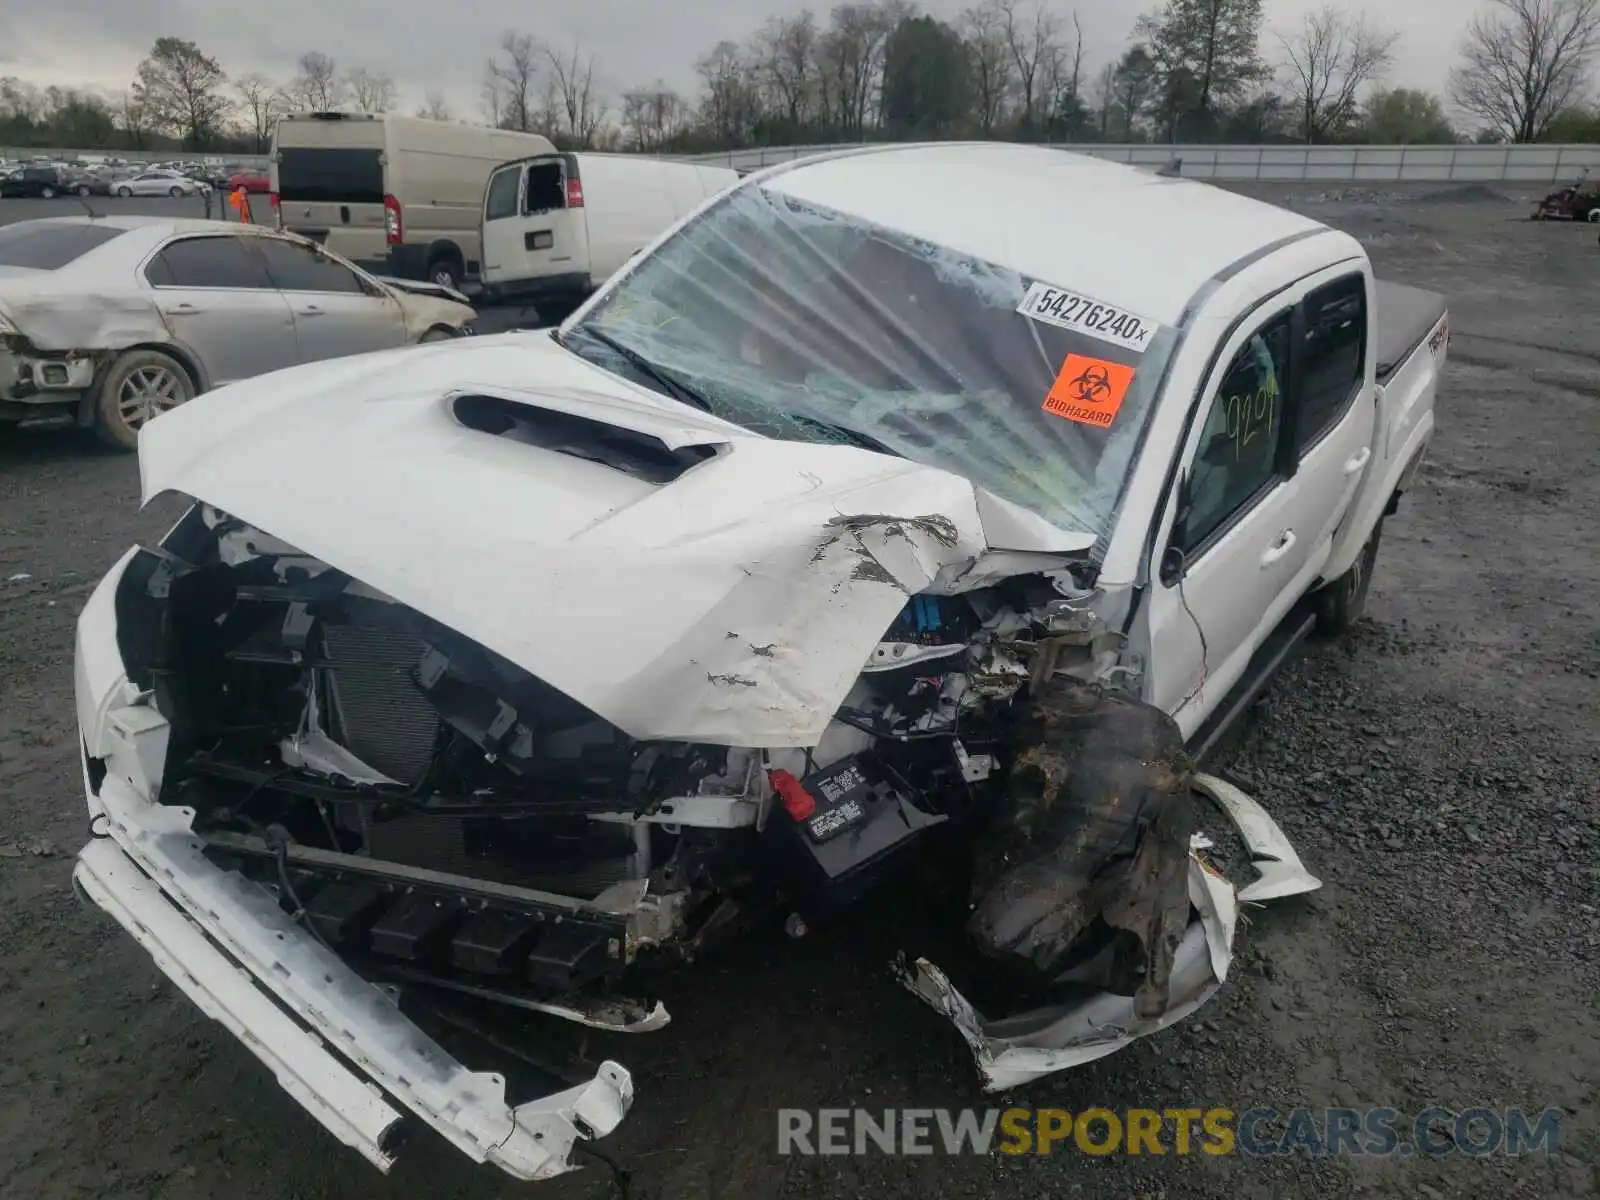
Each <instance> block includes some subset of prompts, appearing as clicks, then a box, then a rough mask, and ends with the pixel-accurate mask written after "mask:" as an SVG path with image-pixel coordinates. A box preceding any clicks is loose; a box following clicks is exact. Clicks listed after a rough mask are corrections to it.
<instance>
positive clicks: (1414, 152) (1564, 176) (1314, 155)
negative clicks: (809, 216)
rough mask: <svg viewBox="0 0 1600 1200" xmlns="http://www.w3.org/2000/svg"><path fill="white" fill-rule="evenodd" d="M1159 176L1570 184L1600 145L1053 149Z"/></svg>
mask: <svg viewBox="0 0 1600 1200" xmlns="http://www.w3.org/2000/svg"><path fill="white" fill-rule="evenodd" d="M846 148H848V147H846V146H769V147H764V148H761V149H755V150H733V151H728V152H725V153H719V154H704V155H697V156H695V157H694V159H693V161H695V162H703V163H712V164H716V165H718V166H730V167H736V168H739V169H741V170H754V169H756V168H758V167H765V166H771V165H772V164H773V163H781V162H789V161H791V160H793V159H796V158H804V157H806V156H807V155H810V154H820V153H822V152H824V151H827V150H838V149H846ZM1054 148H1056V149H1060V150H1072V151H1075V152H1077V153H1079V154H1091V155H1094V156H1095V157H1096V158H1106V159H1111V160H1112V161H1114V162H1123V163H1132V164H1133V165H1134V166H1138V167H1147V168H1149V169H1151V170H1158V169H1160V168H1161V167H1163V166H1165V165H1166V164H1167V163H1169V162H1171V161H1172V160H1173V159H1174V158H1177V159H1180V160H1181V161H1182V167H1181V173H1182V174H1183V175H1184V176H1185V177H1186V178H1190V179H1260V180H1267V181H1280V182H1291V183H1292V182H1298V181H1302V180H1304V181H1326V182H1330V183H1334V182H1345V183H1351V182H1362V183H1385V182H1388V183H1395V182H1418V183H1424V182H1433V183H1508V182H1509V183H1541V184H1542V183H1565V182H1567V181H1569V180H1571V179H1574V178H1576V177H1577V176H1578V175H1580V174H1582V173H1583V172H1584V171H1585V170H1588V171H1590V172H1593V173H1597V174H1600V145H1593V144H1586V145H1572V146H1544V145H1538V146H1198V145H1196V146H1164V145H1159V146H1152V145H1126V146H1113V145H1104V144H1099V143H1090V144H1084V145H1068V144H1059V145H1055V147H1054Z"/></svg>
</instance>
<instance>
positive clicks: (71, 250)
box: [0, 221, 127, 271]
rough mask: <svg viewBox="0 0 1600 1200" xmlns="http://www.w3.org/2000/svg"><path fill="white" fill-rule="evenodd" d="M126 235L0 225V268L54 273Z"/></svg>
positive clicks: (98, 228) (48, 224)
mask: <svg viewBox="0 0 1600 1200" xmlns="http://www.w3.org/2000/svg"><path fill="white" fill-rule="evenodd" d="M126 232H127V231H126V230H124V229H117V228H115V227H109V226H105V225H68V224H66V223H64V222H61V223H58V222H55V221H18V222H17V223H16V224H14V225H0V267H29V268H32V269H33V270H35V271H54V270H56V269H57V268H59V267H64V266H66V265H67V264H68V263H70V262H73V261H74V260H76V259H79V258H82V257H83V256H84V255H85V254H87V253H89V251H91V250H93V249H94V248H95V247H97V246H103V245H105V244H106V243H107V242H109V241H111V240H112V239H113V238H118V237H121V236H122V235H123V234H124V233H126Z"/></svg>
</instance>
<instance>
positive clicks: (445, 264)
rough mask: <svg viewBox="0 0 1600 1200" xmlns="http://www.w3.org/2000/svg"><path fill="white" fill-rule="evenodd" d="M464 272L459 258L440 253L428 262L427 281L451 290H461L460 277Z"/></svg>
mask: <svg viewBox="0 0 1600 1200" xmlns="http://www.w3.org/2000/svg"><path fill="white" fill-rule="evenodd" d="M465 274H466V270H465V269H464V268H463V267H462V265H461V260H460V259H458V258H456V257H455V256H454V255H453V254H452V255H441V256H440V257H438V258H436V259H434V260H433V261H432V262H430V263H429V264H428V282H429V283H436V284H438V285H439V286H440V287H447V288H450V289H451V290H453V291H457V292H459V291H460V290H461V277H462V276H463V275H465Z"/></svg>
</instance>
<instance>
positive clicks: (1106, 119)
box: [1092, 62, 1117, 141]
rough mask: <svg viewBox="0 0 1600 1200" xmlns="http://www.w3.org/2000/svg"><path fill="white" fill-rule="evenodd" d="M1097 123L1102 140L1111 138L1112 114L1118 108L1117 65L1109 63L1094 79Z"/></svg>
mask: <svg viewBox="0 0 1600 1200" xmlns="http://www.w3.org/2000/svg"><path fill="white" fill-rule="evenodd" d="M1092 95H1093V99H1094V109H1095V121H1096V124H1097V126H1098V128H1099V130H1100V140H1101V141H1105V140H1107V139H1108V138H1110V137H1111V112H1112V110H1113V109H1114V108H1116V106H1117V64H1116V63H1114V62H1108V63H1107V64H1106V65H1105V66H1103V67H1101V68H1100V73H1099V74H1098V75H1096V76H1095V77H1094V92H1093V93H1092Z"/></svg>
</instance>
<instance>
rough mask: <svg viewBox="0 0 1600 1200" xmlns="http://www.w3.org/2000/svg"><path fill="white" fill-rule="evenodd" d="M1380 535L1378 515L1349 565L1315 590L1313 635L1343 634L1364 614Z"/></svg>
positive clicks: (1381, 534)
mask: <svg viewBox="0 0 1600 1200" xmlns="http://www.w3.org/2000/svg"><path fill="white" fill-rule="evenodd" d="M1382 537H1383V519H1382V518H1381V517H1380V518H1379V519H1378V523H1377V525H1375V526H1374V527H1373V530H1372V536H1371V537H1369V538H1368V539H1367V544H1366V545H1365V546H1363V547H1361V553H1360V554H1358V555H1356V561H1355V562H1353V563H1351V564H1350V569H1349V570H1348V571H1346V572H1345V573H1344V574H1343V575H1341V576H1339V578H1337V579H1335V580H1334V581H1333V582H1331V583H1329V584H1327V585H1326V586H1325V587H1323V588H1322V589H1321V590H1320V591H1318V592H1317V594H1316V602H1317V636H1319V637H1324V638H1338V637H1345V636H1347V635H1348V634H1349V633H1350V631H1351V630H1352V629H1354V628H1355V625H1356V622H1357V621H1359V620H1361V618H1362V617H1363V616H1364V615H1365V614H1366V611H1367V593H1368V592H1369V591H1370V590H1371V589H1372V571H1373V568H1374V567H1376V566H1377V563H1378V543H1379V541H1380V540H1381V539H1382Z"/></svg>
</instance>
